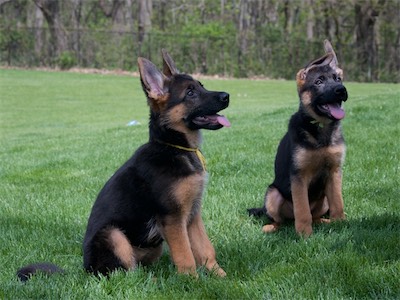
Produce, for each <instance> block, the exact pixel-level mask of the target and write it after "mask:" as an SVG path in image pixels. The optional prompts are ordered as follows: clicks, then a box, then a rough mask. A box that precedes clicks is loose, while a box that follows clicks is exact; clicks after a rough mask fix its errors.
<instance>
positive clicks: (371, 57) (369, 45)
mask: <svg viewBox="0 0 400 300" xmlns="http://www.w3.org/2000/svg"><path fill="white" fill-rule="evenodd" d="M384 2H385V0H380V1H379V3H378V5H374V4H373V3H371V1H367V2H362V3H359V2H356V4H355V6H354V9H355V18H356V20H355V21H356V41H357V47H358V49H357V56H358V64H359V66H360V70H361V72H362V73H363V74H362V76H364V77H365V78H366V79H367V80H368V81H372V80H377V79H378V72H377V67H378V46H377V42H376V36H375V35H376V34H375V23H376V19H377V17H378V15H379V9H380V7H379V6H380V5H383V4H384Z"/></svg>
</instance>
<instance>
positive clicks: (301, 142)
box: [248, 40, 347, 236]
mask: <svg viewBox="0 0 400 300" xmlns="http://www.w3.org/2000/svg"><path fill="white" fill-rule="evenodd" d="M324 48H325V52H326V54H325V55H324V56H322V57H321V58H319V59H317V60H315V61H313V62H311V63H309V64H308V65H307V66H306V67H305V68H303V69H301V70H300V71H299V72H298V73H297V76H296V81H297V89H298V94H299V98H300V105H299V110H298V111H297V112H296V113H295V114H293V116H292V117H291V119H290V122H289V126H288V131H287V133H286V134H285V136H284V137H283V139H282V140H281V142H280V144H279V147H278V151H277V154H276V158H275V179H274V181H273V183H272V184H271V185H270V186H269V187H268V189H267V192H266V195H265V204H264V207H262V208H253V209H249V210H248V211H249V213H250V215H262V214H267V216H268V217H269V218H270V219H271V221H272V223H271V224H267V225H265V226H264V227H263V231H264V232H273V231H276V230H277V229H278V228H279V226H280V225H281V224H282V223H283V222H284V221H285V220H286V219H292V220H293V219H294V221H295V228H296V231H297V233H299V234H300V235H302V236H309V235H310V234H311V233H312V223H313V222H329V221H330V220H343V219H345V214H344V209H343V198H342V164H343V161H344V157H345V143H344V139H343V135H342V129H341V125H340V119H342V118H343V117H344V111H343V109H342V107H341V106H342V102H343V101H346V100H347V91H346V88H345V87H344V86H343V84H342V77H343V71H342V70H341V69H340V68H339V67H338V61H337V57H336V54H335V52H334V50H333V48H332V45H331V44H330V42H329V41H327V40H326V41H325V42H324ZM328 213H329V216H330V219H325V218H323V216H324V215H325V214H328Z"/></svg>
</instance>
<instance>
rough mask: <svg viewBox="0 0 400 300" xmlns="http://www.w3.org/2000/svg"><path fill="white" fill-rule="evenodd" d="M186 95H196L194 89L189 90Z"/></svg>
mask: <svg viewBox="0 0 400 300" xmlns="http://www.w3.org/2000/svg"><path fill="white" fill-rule="evenodd" d="M186 95H188V96H189V97H192V96H193V95H194V92H193V90H188V91H187V93H186Z"/></svg>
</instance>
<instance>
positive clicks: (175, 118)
mask: <svg viewBox="0 0 400 300" xmlns="http://www.w3.org/2000/svg"><path fill="white" fill-rule="evenodd" d="M186 114H187V108H186V106H185V104H183V103H182V104H178V105H175V106H174V107H173V108H171V109H170V110H169V111H167V112H166V113H165V115H163V116H162V122H163V124H165V125H167V126H168V127H169V128H171V129H174V130H176V131H179V132H182V133H184V134H185V135H186V137H187V140H188V142H189V145H190V147H192V148H198V147H199V145H200V143H201V133H200V131H199V130H190V129H189V128H187V126H186V124H185V122H184V118H186Z"/></svg>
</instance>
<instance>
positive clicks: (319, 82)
mask: <svg viewBox="0 0 400 300" xmlns="http://www.w3.org/2000/svg"><path fill="white" fill-rule="evenodd" d="M322 82H323V81H322V80H321V79H319V78H318V79H317V80H315V84H316V85H320V84H322Z"/></svg>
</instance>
